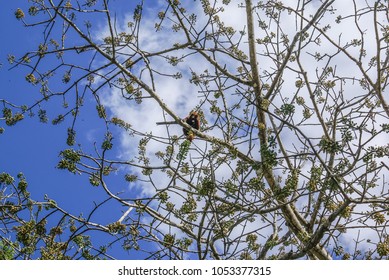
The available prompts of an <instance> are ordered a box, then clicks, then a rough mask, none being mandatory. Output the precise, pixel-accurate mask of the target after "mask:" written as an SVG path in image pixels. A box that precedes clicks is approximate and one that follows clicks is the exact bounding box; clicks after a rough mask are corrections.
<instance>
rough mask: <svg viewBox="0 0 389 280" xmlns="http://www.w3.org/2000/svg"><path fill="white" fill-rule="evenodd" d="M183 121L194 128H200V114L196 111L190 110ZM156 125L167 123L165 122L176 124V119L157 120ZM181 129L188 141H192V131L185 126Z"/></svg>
mask: <svg viewBox="0 0 389 280" xmlns="http://www.w3.org/2000/svg"><path fill="white" fill-rule="evenodd" d="M183 121H184V122H186V123H187V124H189V125H190V126H191V127H193V128H194V129H197V130H198V129H199V128H200V116H199V113H197V112H196V111H192V112H190V114H189V116H187V117H186V118H185V119H183ZM156 124H157V125H167V124H178V123H177V122H176V121H167V122H157V123H156ZM182 131H183V132H184V135H185V136H186V138H187V139H188V140H189V141H192V140H193V138H194V133H193V132H192V131H190V130H188V129H186V128H183V129H182Z"/></svg>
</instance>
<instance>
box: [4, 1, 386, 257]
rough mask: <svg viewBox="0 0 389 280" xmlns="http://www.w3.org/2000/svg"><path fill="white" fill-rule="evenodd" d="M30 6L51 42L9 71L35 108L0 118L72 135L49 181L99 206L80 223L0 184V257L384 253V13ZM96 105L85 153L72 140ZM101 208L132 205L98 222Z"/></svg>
mask: <svg viewBox="0 0 389 280" xmlns="http://www.w3.org/2000/svg"><path fill="white" fill-rule="evenodd" d="M29 2H30V6H29V7H28V15H27V13H26V12H25V10H26V8H23V9H22V8H18V9H17V10H16V12H15V17H16V18H17V19H18V20H20V21H21V22H22V23H23V24H24V25H25V26H26V28H31V30H34V32H37V31H35V30H41V31H43V38H42V41H41V43H40V44H39V46H37V49H36V50H34V51H29V52H27V53H26V54H23V55H10V56H9V62H10V63H12V64H13V65H14V68H17V69H23V68H27V69H28V71H29V72H28V74H27V75H26V77H25V78H26V82H28V83H30V84H31V85H32V86H33V88H34V89H35V90H36V91H38V90H37V89H39V94H40V95H41V97H40V99H39V100H38V101H36V102H34V103H33V104H30V105H26V106H22V105H18V104H16V103H15V102H11V101H7V100H4V99H0V101H1V102H2V104H3V117H2V118H1V120H2V121H3V122H5V124H6V125H7V126H13V125H15V124H17V123H18V122H19V121H22V120H23V119H24V116H25V115H27V114H36V115H37V116H38V118H39V120H40V121H42V122H47V121H48V120H49V119H50V120H51V122H52V124H53V125H59V124H60V123H62V125H63V124H67V125H68V128H67V135H68V136H67V139H66V144H67V145H68V147H67V148H66V149H64V150H62V151H61V152H60V157H61V158H60V161H59V163H58V165H57V168H58V169H63V170H67V171H69V172H70V173H74V174H79V175H82V176H81V177H84V176H87V177H88V178H89V182H90V185H92V186H94V187H97V188H99V189H102V190H104V192H105V197H106V198H105V199H104V200H103V201H101V202H96V204H95V208H94V209H93V211H92V212H91V213H90V215H89V216H88V217H81V216H79V214H72V213H70V212H68V211H66V209H62V208H61V207H60V206H59V205H57V203H56V202H55V201H53V200H51V199H50V198H48V197H46V198H45V201H43V202H35V201H33V200H31V199H30V198H29V196H26V194H25V191H26V190H25V189H23V188H22V187H20V186H19V185H15V182H14V180H13V178H12V177H11V176H10V175H9V174H6V173H2V177H1V180H0V182H1V184H2V188H3V189H4V190H7V189H6V188H7V187H11V186H12V188H13V190H14V191H12V192H11V193H9V195H7V194H6V191H3V193H2V195H1V198H2V201H3V203H2V206H1V208H2V212H1V213H2V214H1V215H2V216H1V219H2V224H3V226H2V229H1V230H2V231H3V232H6V233H8V234H9V236H10V238H7V239H6V238H4V237H2V240H1V243H0V248H1V251H2V252H3V253H2V256H4V255H7V256H8V257H9V256H10V255H11V256H13V257H14V258H21V257H23V258H31V257H33V256H35V257H36V256H37V257H40V258H49V257H50V256H51V257H52V258H107V257H108V258H109V257H111V256H110V254H109V252H108V251H109V248H110V246H111V245H112V244H116V243H119V242H120V244H122V246H123V249H124V250H128V251H130V252H131V251H132V250H138V251H140V252H142V254H143V255H142V257H144V258H153V259H160V258H162V259H166V258H167V259H182V258H195V259H300V258H309V259H332V258H344V259H371V258H387V257H388V255H389V237H388V233H387V229H386V228H387V220H388V219H387V215H388V214H389V212H388V203H389V202H388V199H387V198H388V197H389V196H388V178H387V176H385V174H387V172H388V169H389V168H388V164H389V163H388V155H389V150H388V149H389V147H388V144H387V143H388V133H389V123H388V117H389V107H388V104H387V98H386V96H385V90H386V87H387V85H388V78H387V77H388V69H389V68H388V62H389V55H388V43H389V40H388V34H389V33H388V30H389V24H388V15H387V9H388V2H387V1H375V2H374V3H371V4H369V3H366V2H365V1H358V0H349V1H342V3H335V1H334V0H322V1H308V0H301V1H272V0H269V1H251V0H245V1H244V3H237V2H236V1H225V0H223V1H208V0H202V1H178V0H166V1H160V2H159V3H157V4H156V3H154V2H153V4H151V5H150V4H149V3H148V2H147V1H140V2H139V4H137V5H136V6H135V7H134V8H133V10H132V12H131V15H130V16H129V15H128V14H123V9H124V8H123V6H122V5H125V4H124V2H126V1H124V2H123V1H108V0H100V1H98V0H86V1H81V0H66V1H65V0H58V1H54V0H33V1H29ZM296 2H297V3H296ZM340 5H347V6H340ZM126 10H128V7H126ZM128 12H130V11H128ZM102 26H103V27H102ZM34 34H38V33H34ZM13 71H16V70H15V69H13ZM91 97H93V98H91ZM58 99H60V100H62V103H63V104H62V108H61V109H58V108H53V106H51V107H50V104H52V103H56V100H58ZM91 105H93V107H94V108H95V112H97V116H98V117H99V120H100V123H99V126H100V127H103V128H104V129H105V132H104V137H103V138H102V139H99V140H96V142H95V143H91V142H87V141H86V142H85V140H83V139H80V137H78V136H77V126H78V123H79V122H80V115H81V114H83V111H86V112H87V114H91V111H90V110H88V109H87V107H88V106H89V108H90V106H91ZM46 107H47V108H46ZM49 109H51V110H53V111H52V113H48V110H49ZM191 111H196V112H197V113H198V114H199V116H200V117H201V127H200V129H199V130H196V129H193V128H191V127H190V126H189V125H188V124H187V123H186V122H185V121H184V118H185V116H186V115H188V114H189V113H190V112H191ZM58 112H60V113H58ZM54 113H55V114H56V115H55V116H53V117H49V115H48V114H54ZM151 124H152V125H151ZM183 128H184V129H186V130H190V131H191V132H190V133H193V135H194V136H195V138H194V139H193V140H192V141H189V140H188V139H186V137H185V136H184V135H183V134H182V129H183ZM4 133H6V131H5V132H4ZM118 151H121V153H120V154H118ZM117 175H120V176H122V178H123V180H121V181H120V182H119V183H118V182H117V181H114V182H113V181H112V178H116V176H117ZM19 177H20V178H19V179H20V180H21V181H20V182H25V178H24V177H23V175H19ZM19 184H20V183H19ZM118 184H120V185H121V186H126V187H127V186H128V188H126V191H124V192H118V191H117V190H118V188H117V185H118ZM75 195H76V194H75ZM11 198H13V199H15V200H14V201H11ZM11 202H12V203H11ZM108 202H109V203H114V204H116V205H121V206H124V207H125V209H126V210H125V211H123V213H122V214H121V217H120V218H119V219H116V220H112V221H111V222H110V223H108V224H103V223H101V222H96V221H94V220H93V219H92V218H91V217H92V213H93V212H94V211H98V210H99V209H108V210H109V209H110V207H107V204H108ZM35 207H38V211H36V210H34V208H35ZM23 211H31V213H34V215H32V216H31V217H29V220H28V219H23V218H21V216H23ZM34 211H36V212H34ZM42 211H43V213H44V214H40V213H41V212H42ZM104 211H107V210H104ZM59 213H60V214H59ZM19 214H20V215H19ZM58 214H59V215H58ZM50 218H52V219H58V220H59V222H57V223H55V224H56V225H55V226H54V227H51V229H50V233H46V231H47V230H46V223H47V220H48V219H50ZM8 223H18V224H19V225H18V226H16V227H13V228H11V227H8V226H6V225H7V224H8ZM93 232H100V233H101V232H102V233H103V234H104V236H105V237H104V238H106V239H105V240H112V241H106V243H105V244H104V246H101V247H100V248H97V247H96V246H94V245H92V240H90V236H89V235H90V234H92V233H93ZM12 238H14V239H15V240H12ZM32 239H33V240H34V242H32V241H31V240H32ZM62 240H66V241H62ZM39 242H43V243H44V246H43V247H42V248H41V250H40V251H39V252H37V250H38V248H39V247H38V245H37V244H41V243H39ZM48 252H49V253H48ZM113 257H114V256H113Z"/></svg>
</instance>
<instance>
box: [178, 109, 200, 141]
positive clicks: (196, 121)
mask: <svg viewBox="0 0 389 280" xmlns="http://www.w3.org/2000/svg"><path fill="white" fill-rule="evenodd" d="M184 121H185V122H186V123H187V124H189V125H190V126H191V127H193V128H194V129H197V130H198V129H200V116H199V114H198V113H197V112H196V111H192V112H191V113H190V114H189V116H187V117H186V118H185V119H184ZM182 131H183V132H184V135H185V136H186V139H188V140H189V141H192V140H193V138H194V134H193V132H192V131H189V130H188V129H186V128H185V127H184V128H183V129H182Z"/></svg>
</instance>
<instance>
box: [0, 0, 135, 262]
mask: <svg viewBox="0 0 389 280" xmlns="http://www.w3.org/2000/svg"><path fill="white" fill-rule="evenodd" d="M2 4H3V5H2V8H1V9H0V18H1V22H2V24H1V25H0V34H1V37H2V38H3V39H4V40H3V44H2V46H1V48H0V63H1V64H2V66H1V68H0V82H1V85H2V86H1V92H0V99H5V100H7V101H9V102H11V103H15V104H18V105H22V104H31V103H33V102H34V101H36V100H37V99H38V98H40V96H39V89H38V87H34V86H32V85H30V84H29V83H27V82H26V80H25V75H26V74H27V73H28V72H27V69H26V68H23V67H16V68H13V69H11V67H12V66H13V65H10V64H9V63H8V61H7V56H8V55H9V54H13V55H15V56H16V57H17V58H18V57H21V56H22V55H24V54H25V53H26V52H27V51H30V50H35V49H36V48H37V46H38V45H39V43H40V40H41V37H42V36H41V30H40V29H34V28H32V29H29V28H25V27H24V26H23V24H22V22H21V21H18V20H17V19H16V18H15V16H14V12H15V11H16V9H17V8H22V9H23V10H24V11H27V10H28V1H5V2H4V3H2ZM26 4H27V5H26ZM119 11H124V9H119ZM43 106H47V107H44V108H42V109H45V110H47V112H48V117H49V121H48V123H46V124H43V123H40V122H39V119H38V117H37V116H35V117H28V116H27V115H26V116H25V119H24V120H23V121H21V122H19V123H17V124H16V125H15V126H10V127H8V126H6V125H5V123H3V122H0V127H3V128H4V129H5V132H4V133H3V134H2V135H0V172H6V173H9V174H10V175H11V176H13V177H16V175H17V174H18V173H19V172H22V173H23V174H24V175H25V177H26V179H27V181H28V184H29V191H30V193H31V197H32V198H33V199H34V200H38V201H39V200H43V198H44V195H45V194H47V195H48V197H50V198H52V199H54V200H55V201H57V203H58V205H59V206H60V207H62V208H63V209H65V210H68V211H69V212H70V213H72V214H74V215H76V216H77V215H79V214H82V213H83V214H84V215H85V214H88V213H89V212H90V211H91V210H92V209H93V207H94V202H96V203H99V202H101V200H103V199H105V198H106V196H105V194H104V192H103V191H102V190H101V189H99V188H94V187H91V185H90V184H89V180H88V177H86V176H82V177H81V176H79V175H73V174H71V173H69V172H67V171H65V170H59V169H57V168H56V165H57V164H58V162H59V159H60V158H59V152H60V151H61V150H63V149H66V148H69V147H68V146H67V145H66V137H67V128H68V127H69V126H70V125H71V121H72V120H71V119H67V120H65V121H64V122H63V123H61V124H59V125H56V126H55V125H52V124H51V120H52V119H53V118H54V117H55V116H56V115H57V114H59V113H60V112H63V111H64V109H63V108H62V107H61V100H51V101H50V102H47V103H46V104H44V105H43ZM0 108H1V110H2V109H3V104H0ZM36 111H37V110H35V113H36ZM76 130H77V141H78V142H79V143H81V144H84V145H83V148H84V149H85V150H86V151H88V149H93V146H90V145H93V142H94V141H97V143H98V144H97V145H98V146H99V145H101V140H102V139H103V137H104V133H105V130H104V128H101V123H99V122H98V116H97V114H96V110H95V104H94V103H93V100H92V99H90V97H88V98H87V99H86V102H85V106H84V107H83V110H82V112H81V114H80V116H79V118H78V122H77V124H76ZM94 138H95V139H94ZM115 141H116V140H114V143H115ZM88 146H89V147H88ZM114 147H115V148H116V147H117V145H116V146H114ZM111 152H112V153H113V154H115V153H116V152H117V150H116V149H114V150H113V151H111ZM123 175H124V174H120V175H117V176H111V177H112V179H110V180H111V181H113V182H115V180H116V179H115V178H116V177H120V178H119V179H120V180H118V185H117V187H116V189H115V191H125V190H127V187H128V185H127V184H126V183H125V181H124V180H123ZM107 208H108V209H110V211H106V210H104V211H97V212H96V213H95V214H94V217H93V219H94V220H95V221H98V222H101V223H102V224H108V223H111V222H114V221H116V220H117V219H118V218H120V215H121V214H120V213H121V212H122V211H123V210H124V211H125V210H126V209H123V208H122V207H120V206H118V204H111V203H109V204H107ZM107 208H104V209H107ZM53 222H54V223H56V222H57V221H55V220H54V221H53ZM101 241H102V242H104V240H101ZM100 245H102V244H100ZM114 251H115V257H116V258H131V253H130V255H128V253H126V252H124V250H121V249H120V248H117V250H116V249H115V250H114ZM134 257H135V256H134ZM137 257H139V253H137ZM135 258H136V257H135Z"/></svg>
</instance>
